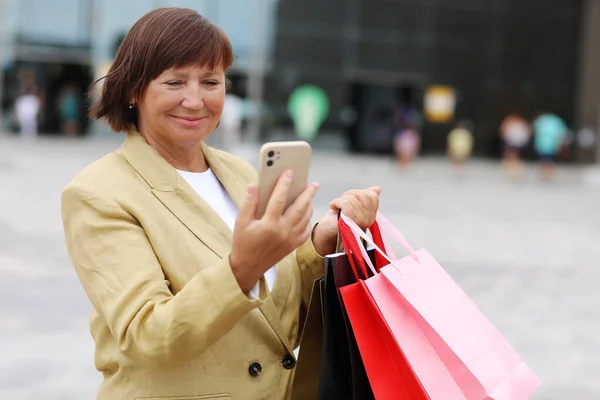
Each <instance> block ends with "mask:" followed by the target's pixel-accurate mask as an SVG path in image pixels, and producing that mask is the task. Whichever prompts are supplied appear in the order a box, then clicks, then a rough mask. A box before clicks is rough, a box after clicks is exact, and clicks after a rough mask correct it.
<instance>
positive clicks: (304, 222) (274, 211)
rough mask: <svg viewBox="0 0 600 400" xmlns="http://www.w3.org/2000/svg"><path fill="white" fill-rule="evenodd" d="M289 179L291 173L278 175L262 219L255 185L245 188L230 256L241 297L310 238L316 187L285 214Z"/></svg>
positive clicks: (295, 202) (302, 196)
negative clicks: (258, 211) (258, 213)
mask: <svg viewBox="0 0 600 400" xmlns="http://www.w3.org/2000/svg"><path fill="white" fill-rule="evenodd" d="M292 177H293V175H292V171H286V172H284V173H283V174H282V175H281V177H280V178H279V180H278V181H277V185H276V186H275V189H274V190H273V193H272V194H271V198H270V199H269V202H268V204H267V208H266V210H265V213H264V215H263V217H262V218H261V219H256V208H257V206H258V189H257V187H256V186H255V185H250V186H249V187H248V193H247V195H246V198H245V199H244V203H243V204H242V206H241V207H240V210H239V213H238V217H237V219H236V222H235V228H234V231H233V243H232V248H231V254H230V255H229V263H230V265H231V269H232V271H233V274H234V275H235V277H236V279H237V281H238V284H239V285H240V288H241V289H242V291H243V292H244V293H248V291H249V290H250V289H251V288H252V287H253V286H254V285H255V284H256V282H257V281H258V280H259V279H260V277H261V276H262V275H263V274H264V273H265V272H266V271H267V270H268V269H269V268H271V267H272V266H273V265H275V264H277V263H278V262H279V261H281V260H282V259H283V258H284V257H286V256H287V255H288V254H290V253H291V252H293V251H294V250H296V249H297V248H298V247H299V246H300V245H302V244H303V243H304V242H306V241H307V240H308V238H309V236H310V231H311V218H312V214H313V207H312V202H313V198H314V197H315V193H316V192H317V189H318V184H316V183H313V184H310V185H308V186H307V187H306V189H305V190H304V191H303V192H302V193H301V194H300V195H299V196H298V197H297V198H296V200H295V201H294V203H292V205H290V206H289V207H288V208H287V210H286V209H285V205H286V199H287V196H288V192H289V190H290V185H291V182H292Z"/></svg>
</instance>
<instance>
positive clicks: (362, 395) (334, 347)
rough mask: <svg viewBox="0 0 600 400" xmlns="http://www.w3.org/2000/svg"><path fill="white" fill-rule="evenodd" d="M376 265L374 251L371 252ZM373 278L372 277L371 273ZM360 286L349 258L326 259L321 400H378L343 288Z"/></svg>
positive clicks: (370, 255) (333, 256) (369, 251)
mask: <svg viewBox="0 0 600 400" xmlns="http://www.w3.org/2000/svg"><path fill="white" fill-rule="evenodd" d="M367 252H368V254H369V257H370V258H371V260H372V261H373V263H375V253H374V251H373V250H372V249H371V250H368V251H367ZM368 272H369V276H371V274H372V273H371V271H368ZM352 283H356V277H355V276H354V274H353V272H352V270H351V268H350V262H349V260H348V256H347V255H346V254H345V253H337V254H334V255H330V256H327V257H326V259H325V285H324V292H323V343H322V351H321V366H320V367H321V371H320V375H319V396H318V399H320V400H353V399H354V400H370V399H375V397H374V395H373V391H372V390H371V385H370V384H369V379H368V378H367V373H366V371H365V367H364V365H363V362H362V358H361V356H360V352H359V350H358V346H357V344H356V339H355V338H354V334H353V332H352V327H351V325H350V321H349V320H348V316H347V315H346V311H345V309H344V303H343V302H342V298H341V296H340V294H339V288H340V287H344V286H346V285H349V284H352Z"/></svg>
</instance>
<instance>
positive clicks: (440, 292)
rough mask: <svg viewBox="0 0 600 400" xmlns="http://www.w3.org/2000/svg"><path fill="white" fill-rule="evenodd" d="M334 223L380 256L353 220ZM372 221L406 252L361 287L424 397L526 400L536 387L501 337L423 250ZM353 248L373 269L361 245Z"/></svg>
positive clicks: (387, 224)
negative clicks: (406, 254) (364, 288)
mask: <svg viewBox="0 0 600 400" xmlns="http://www.w3.org/2000/svg"><path fill="white" fill-rule="evenodd" d="M341 221H342V223H343V224H345V225H347V226H348V227H349V228H350V229H351V230H352V232H353V233H354V235H355V241H356V240H357V239H358V238H362V239H363V240H365V241H366V242H367V243H369V244H370V245H372V246H373V247H374V248H375V251H377V252H379V253H380V254H381V255H382V256H386V257H387V255H386V254H385V252H384V251H383V250H382V249H381V246H378V245H377V244H376V243H374V242H373V240H371V238H369V237H368V236H367V235H365V234H364V232H363V231H362V230H361V229H360V228H359V227H358V226H357V225H356V224H355V223H354V222H353V221H352V220H350V219H349V218H347V217H346V216H343V215H342V216H341ZM377 222H378V224H379V227H380V229H381V230H382V231H383V232H384V233H387V234H388V235H390V236H391V237H392V238H393V239H394V240H395V241H397V242H398V243H400V244H401V245H402V246H403V247H404V248H405V249H406V250H407V251H408V252H409V254H410V255H409V256H407V257H404V258H402V259H399V260H394V259H389V260H388V261H390V264H389V265H387V266H384V267H383V268H380V269H379V272H380V273H378V274H377V275H375V276H374V277H373V278H370V279H367V280H365V281H364V286H366V288H367V289H368V291H369V294H370V295H371V298H372V299H373V300H374V302H375V303H376V304H377V307H378V308H379V310H380V312H381V315H382V316H383V318H384V320H385V321H386V323H387V326H388V328H389V330H390V331H391V332H392V333H393V336H394V339H395V344H396V345H397V346H398V348H399V349H400V350H401V353H402V355H403V356H404V357H405V359H406V361H407V362H408V364H409V366H410V368H411V369H412V371H413V372H414V376H415V377H416V378H417V379H418V380H419V382H420V384H421V385H422V387H423V388H424V390H425V392H426V393H427V395H428V396H429V398H431V399H433V400H438V399H440V400H454V399H457V400H465V399H466V400H481V399H493V400H525V399H529V398H530V397H531V396H532V395H533V393H534V392H535V390H537V388H538V387H539V386H540V384H541V382H540V380H539V379H538V378H537V376H536V375H535V374H534V373H533V372H532V371H531V369H529V368H528V367H527V365H526V364H525V363H524V362H523V361H522V360H521V358H520V357H519V355H518V354H517V353H516V351H515V350H514V349H513V348H512V347H511V346H510V344H509V343H508V342H507V341H506V339H504V337H503V336H502V335H501V333H500V332H499V331H498V330H497V329H496V328H495V327H494V326H493V324H492V323H491V322H490V321H489V320H488V319H487V318H486V317H485V315H483V313H482V312H481V311H480V310H479V309H478V308H477V306H476V305H475V304H474V303H473V302H472V301H471V299H470V298H469V297H468V296H467V295H466V294H465V293H464V292H463V291H462V290H461V288H460V287H459V286H458V285H457V284H456V282H454V280H453V279H452V278H451V277H450V276H449V275H448V274H447V273H446V271H445V270H444V269H443V268H442V267H441V266H440V265H439V264H438V263H437V261H435V259H434V258H433V257H432V256H431V254H429V252H427V251H426V250H425V249H420V250H418V251H415V250H414V249H413V248H412V247H411V246H410V245H409V244H408V243H407V242H406V240H405V239H404V237H403V235H402V234H401V233H400V232H399V231H398V230H397V229H396V228H395V227H393V225H392V224H391V223H390V222H389V221H388V220H387V219H386V218H385V217H383V216H382V215H381V214H378V216H377ZM380 244H381V243H380ZM357 251H360V252H361V253H362V254H363V259H364V260H365V262H366V263H367V265H369V268H373V269H374V267H373V266H372V265H370V264H372V262H371V259H370V257H366V254H365V253H364V252H363V250H362V246H358V247H357ZM388 258H389V257H388ZM342 296H343V297H344V299H345V294H344V289H342ZM346 307H348V304H346ZM354 326H355V325H354V324H353V327H354ZM355 330H356V328H355ZM361 354H362V349H361ZM363 358H365V357H364V355H363ZM365 365H366V366H367V371H368V364H367V363H365ZM369 378H370V379H371V375H369ZM371 383H372V385H373V382H371Z"/></svg>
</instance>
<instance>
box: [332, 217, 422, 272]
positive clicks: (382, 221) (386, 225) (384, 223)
mask: <svg viewBox="0 0 600 400" xmlns="http://www.w3.org/2000/svg"><path fill="white" fill-rule="evenodd" d="M340 219H341V220H342V221H343V222H344V223H345V224H346V225H347V226H348V227H349V228H350V229H351V231H352V232H353V233H354V235H355V237H356V238H362V239H363V240H365V241H366V242H367V243H368V244H369V245H371V246H373V247H374V248H375V251H377V252H378V253H379V254H381V256H382V257H383V258H385V259H386V260H387V261H388V262H389V263H390V264H392V265H394V266H395V267H396V268H398V266H397V264H396V262H395V261H394V260H392V259H391V258H390V257H389V256H388V255H387V254H386V253H385V252H384V251H383V250H382V249H381V248H380V247H379V246H378V245H377V244H376V243H375V242H374V241H373V240H372V239H371V238H369V236H368V235H366V234H365V233H364V232H363V231H362V229H360V227H359V226H358V225H356V223H355V222H354V221H352V220H351V219H350V218H348V217H347V216H345V215H343V214H342V215H341V216H340ZM377 220H378V224H379V226H380V227H382V228H383V231H384V232H386V233H391V235H390V236H392V238H393V239H395V240H396V241H398V242H399V243H400V244H401V245H402V247H404V248H405V249H406V250H407V251H408V252H409V253H410V255H411V256H412V257H413V258H414V259H415V260H416V261H417V262H420V260H419V256H418V254H417V252H416V251H415V250H414V249H413V248H412V247H411V246H410V245H409V244H408V242H406V239H404V236H403V235H402V234H401V233H400V232H399V231H398V230H397V229H396V228H393V225H392V229H390V225H391V222H389V220H387V219H386V218H385V217H383V216H382V215H381V214H380V213H377ZM363 258H364V259H365V261H366V262H367V264H368V265H369V267H370V268H372V269H373V264H372V263H371V260H370V258H369V257H368V256H367V254H366V251H364V252H363Z"/></svg>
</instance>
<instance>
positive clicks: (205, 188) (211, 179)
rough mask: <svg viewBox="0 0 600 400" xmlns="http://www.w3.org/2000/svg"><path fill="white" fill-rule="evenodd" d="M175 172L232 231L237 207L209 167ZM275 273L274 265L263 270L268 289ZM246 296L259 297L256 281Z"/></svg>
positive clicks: (271, 284)
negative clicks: (204, 170)
mask: <svg viewBox="0 0 600 400" xmlns="http://www.w3.org/2000/svg"><path fill="white" fill-rule="evenodd" d="M177 172H179V174H180V175H181V176H182V177H183V179H185V180H186V182H187V183H188V184H189V185H190V186H191V187H192V189H194V190H195V191H196V193H198V196H200V197H202V199H203V200H204V201H205V202H206V203H207V204H208V205H209V206H211V207H212V209H213V210H215V211H216V213H217V214H219V216H220V217H221V219H222V220H223V221H225V223H226V224H227V226H228V227H229V229H231V230H232V231H233V228H234V226H235V219H236V218H237V214H238V209H237V206H236V205H235V203H234V202H233V200H232V199H231V196H229V193H227V191H226V190H225V188H224V187H223V185H221V182H219V180H218V179H217V177H216V175H215V174H214V172H212V170H211V169H210V168H209V169H208V170H207V171H206V172H189V171H180V170H177ZM275 273H276V268H275V266H273V267H271V268H269V270H268V271H267V272H265V279H266V281H267V286H268V288H269V290H271V289H272V287H273V283H274V282H275ZM248 297H250V298H251V299H258V298H259V297H260V287H259V284H258V282H257V283H256V285H254V287H253V288H252V290H250V292H249V293H248Z"/></svg>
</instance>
